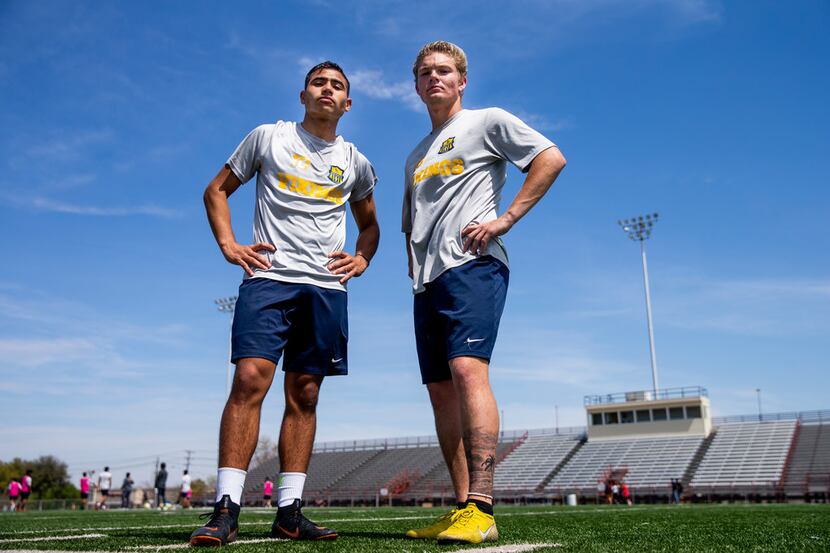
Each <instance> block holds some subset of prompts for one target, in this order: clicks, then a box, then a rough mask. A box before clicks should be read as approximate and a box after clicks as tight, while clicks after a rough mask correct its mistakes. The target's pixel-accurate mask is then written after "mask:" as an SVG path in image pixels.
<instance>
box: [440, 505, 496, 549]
mask: <svg viewBox="0 0 830 553" xmlns="http://www.w3.org/2000/svg"><path fill="white" fill-rule="evenodd" d="M452 518H453V521H452V525H451V526H450V527H449V528H447V529H446V530H444V531H443V532H441V533H440V534H438V536H437V538H438V543H439V544H441V545H449V544H454V543H483V542H485V541H496V540H497V539H499V531H498V529H497V528H496V519H494V518H493V516H492V515H488V514H487V513H482V512H481V511H479V509H478V507H476V505H475V503H467V506H466V507H465V508H464V509H461V510H460V511H456V513H455V514H454V515H453V517H452Z"/></svg>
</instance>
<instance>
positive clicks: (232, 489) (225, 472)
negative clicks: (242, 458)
mask: <svg viewBox="0 0 830 553" xmlns="http://www.w3.org/2000/svg"><path fill="white" fill-rule="evenodd" d="M247 474H248V473H247V472H245V471H244V470H239V469H232V468H230V467H219V471H218V473H217V475H216V501H217V502H218V501H219V500H220V499H222V496H223V495H229V496H231V501H233V502H234V503H236V504H237V505H242V489H243V488H244V487H245V475H247Z"/></svg>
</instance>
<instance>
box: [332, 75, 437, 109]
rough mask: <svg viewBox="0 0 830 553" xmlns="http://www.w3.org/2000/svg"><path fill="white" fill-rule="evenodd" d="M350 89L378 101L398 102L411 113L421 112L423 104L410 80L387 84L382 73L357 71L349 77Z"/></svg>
mask: <svg viewBox="0 0 830 553" xmlns="http://www.w3.org/2000/svg"><path fill="white" fill-rule="evenodd" d="M349 81H350V82H351V84H352V88H353V89H354V90H357V91H358V92H360V93H361V94H365V95H366V96H369V97H370V98H375V99H378V100H392V101H395V102H399V103H401V104H403V105H404V106H406V107H407V108H408V109H411V110H413V111H423V110H424V107H423V106H424V104H423V102H421V99H420V98H419V97H418V95H417V94H416V93H415V85H414V83H413V82H412V81H411V80H405V81H397V82H388V81H387V80H386V79H385V78H384V75H383V72H382V71H377V70H373V69H359V70H357V71H355V72H353V73H351V75H350V76H349Z"/></svg>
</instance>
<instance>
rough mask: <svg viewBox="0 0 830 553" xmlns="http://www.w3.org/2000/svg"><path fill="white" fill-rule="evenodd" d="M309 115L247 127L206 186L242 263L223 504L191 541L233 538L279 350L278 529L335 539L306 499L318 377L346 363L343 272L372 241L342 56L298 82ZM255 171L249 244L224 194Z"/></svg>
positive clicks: (364, 259)
mask: <svg viewBox="0 0 830 553" xmlns="http://www.w3.org/2000/svg"><path fill="white" fill-rule="evenodd" d="M300 103H302V104H303V106H304V107H305V115H304V117H303V120H302V122H299V123H295V122H288V121H278V122H277V123H275V124H269V125H261V126H259V127H257V128H256V129H254V130H253V131H251V132H250V133H249V134H248V136H247V137H245V139H244V140H243V141H242V143H241V144H240V145H239V146H238V147H237V149H236V151H234V153H233V154H232V155H231V157H230V158H229V159H228V161H227V163H226V164H225V165H224V167H223V168H222V169H221V170H220V171H219V174H218V175H216V177H215V178H214V179H213V180H212V181H211V182H210V184H209V185H208V186H207V189H206V190H205V194H204V198H205V206H206V208H207V214H208V219H209V221H210V226H211V228H212V229H213V234H214V237H215V238H216V241H217V243H218V244H219V247H220V249H221V250H222V254H223V255H224V257H225V259H226V260H228V261H229V262H230V263H233V264H236V265H239V266H241V267H242V268H243V269H244V270H245V272H246V273H247V274H246V277H245V280H244V281H243V282H242V284H241V286H240V287H239V298H238V299H237V301H236V307H235V310H234V319H233V335H232V350H233V353H232V356H231V357H232V361H233V362H234V363H236V373H235V375H234V380H233V386H232V388H231V393H230V397H229V398H228V401H227V404H226V405H225V410H224V413H223V414H222V422H221V426H220V429H219V470H218V475H217V483H216V504H215V506H214V511H213V515H212V516H211V518H210V520H209V521H208V523H207V524H205V525H204V526H203V527H202V528H198V529H197V530H196V531H194V532H193V534H192V535H191V538H190V543H191V545H196V546H212V545H225V544H227V543H229V542H232V541H234V540H235V539H236V534H237V531H238V529H239V522H238V518H239V511H240V504H241V501H242V499H241V498H242V490H243V487H244V485H245V476H246V471H247V469H248V463H250V461H251V457H252V456H253V453H254V448H255V447H256V444H257V438H258V436H259V419H260V412H261V409H262V402H263V400H264V399H265V395H266V394H267V393H268V389H269V388H270V387H271V382H272V381H273V379H274V375H275V372H276V367H277V363H278V362H279V360H280V357H281V356H282V354H283V352H284V353H285V359H284V361H283V366H282V369H283V371H284V372H285V378H284V380H283V390H284V394H285V412H284V414H283V418H282V427H281V429H280V438H279V460H280V470H281V472H280V475H279V481H278V485H277V507H278V508H277V515H276V519H275V520H274V523H273V524H272V526H271V534H270V535H271V537H273V538H280V539H294V540H330V539H335V538H337V532H335V531H334V530H331V529H329V528H322V527H319V526H317V525H316V524H314V523H312V522H311V521H309V520H308V519H307V518H305V516H303V514H302V511H301V505H302V501H301V499H302V493H303V487H304V484H305V480H306V472H307V470H308V463H309V459H310V457H311V450H312V446H313V444H314V434H315V431H316V428H317V415H316V408H317V398H318V396H319V392H320V386H321V385H322V383H323V379H324V378H325V377H327V376H332V375H345V374H346V373H347V372H348V370H347V351H346V346H347V340H348V317H347V313H346V303H347V302H346V283H347V281H348V280H349V279H351V278H353V277H359V276H360V275H362V274H363V272H364V271H366V269H367V267H368V266H369V260H371V259H372V256H373V255H374V253H375V251H376V250H377V246H378V240H379V237H380V230H379V228H378V223H377V217H376V214H375V203H374V200H373V196H372V194H373V190H374V187H375V182H376V181H377V179H376V177H375V171H374V169H373V168H372V165H371V164H370V163H369V161H368V160H367V159H366V157H364V156H363V154H361V153H360V152H359V151H358V150H357V148H355V146H354V145H353V144H351V143H349V142H346V141H345V140H343V138H342V137H340V136H338V135H337V124H338V122H339V121H340V118H341V117H342V116H343V115H344V114H345V113H346V112H347V111H349V109H350V108H351V105H352V101H351V98H349V81H348V79H347V78H346V75H345V73H344V72H343V70H342V69H341V68H340V66H339V65H337V64H336V63H333V62H330V61H327V62H323V63H320V64H318V65H316V66H314V67H312V68H311V70H310V71H309V72H308V74H307V75H306V79H305V86H304V89H303V91H302V92H300ZM254 175H257V190H256V212H255V213H256V215H255V219H254V244H253V245H243V244H239V243H238V242H237V241H236V238H235V237H234V235H233V230H232V228H231V219H230V210H229V206H228V197H229V196H230V195H231V194H233V193H234V191H235V190H236V189H237V188H239V186H240V185H241V184H242V183H245V182H247V181H249V180H250V179H251V178H253V177H254ZM347 207H348V208H350V210H351V212H352V215H353V216H354V219H355V222H356V223H357V228H358V236H357V245H356V247H355V253H354V255H352V254H350V253H347V252H346V251H345V246H346V210H347Z"/></svg>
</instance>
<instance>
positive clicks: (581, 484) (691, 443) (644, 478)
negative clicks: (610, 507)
mask: <svg viewBox="0 0 830 553" xmlns="http://www.w3.org/2000/svg"><path fill="white" fill-rule="evenodd" d="M702 443H703V437H701V436H689V437H661V438H630V439H621V440H599V441H588V442H587V443H585V445H583V446H582V447H581V448H580V449H579V451H577V453H576V455H574V456H573V458H572V459H571V460H570V461H569V462H568V464H567V465H565V466H564V467H563V468H562V469H561V470H560V471H559V474H557V475H556V476H555V477H554V478H553V479H552V480H551V481H550V483H549V484H548V485H547V486H546V487H545V490H546V491H548V492H551V493H555V494H560V495H564V494H569V493H577V494H581V495H593V494H596V489H597V483H598V482H599V481H601V480H603V479H604V478H605V476H606V475H607V474H608V472H609V470H610V469H614V470H617V471H619V470H622V471H623V472H626V476H625V480H626V482H627V483H628V486H629V488H630V489H631V492H632V493H638V492H639V493H655V492H657V491H665V490H668V489H669V483H670V481H671V479H672V478H682V477H683V475H684V474H685V472H686V469H687V468H688V467H689V464H690V463H691V461H692V459H693V458H694V455H695V453H696V452H697V450H698V448H699V447H700V446H701V444H702Z"/></svg>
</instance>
